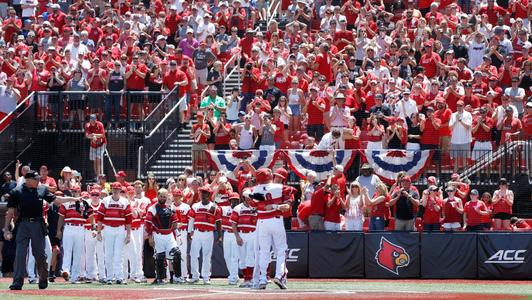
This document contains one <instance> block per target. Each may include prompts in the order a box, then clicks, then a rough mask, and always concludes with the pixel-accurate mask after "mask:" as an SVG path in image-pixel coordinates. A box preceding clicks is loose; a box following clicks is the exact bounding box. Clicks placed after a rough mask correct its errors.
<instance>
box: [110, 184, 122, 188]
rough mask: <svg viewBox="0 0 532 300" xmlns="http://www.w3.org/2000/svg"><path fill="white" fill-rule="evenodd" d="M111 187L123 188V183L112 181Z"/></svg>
mask: <svg viewBox="0 0 532 300" xmlns="http://www.w3.org/2000/svg"><path fill="white" fill-rule="evenodd" d="M111 188H112V189H121V188H122V185H121V184H120V182H113V183H111Z"/></svg>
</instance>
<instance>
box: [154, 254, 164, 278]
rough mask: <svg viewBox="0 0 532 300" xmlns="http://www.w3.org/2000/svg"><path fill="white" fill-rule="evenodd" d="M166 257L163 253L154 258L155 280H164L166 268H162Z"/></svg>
mask: <svg viewBox="0 0 532 300" xmlns="http://www.w3.org/2000/svg"><path fill="white" fill-rule="evenodd" d="M165 259H166V255H165V253H164V252H162V253H157V254H156V256H155V274H156V275H155V276H156V278H157V279H161V280H162V279H165V278H166V268H165V267H164V263H165Z"/></svg>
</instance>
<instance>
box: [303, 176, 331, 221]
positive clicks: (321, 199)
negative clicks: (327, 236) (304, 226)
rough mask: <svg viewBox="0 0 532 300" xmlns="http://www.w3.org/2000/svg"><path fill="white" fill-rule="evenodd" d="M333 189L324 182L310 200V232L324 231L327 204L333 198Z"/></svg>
mask: <svg viewBox="0 0 532 300" xmlns="http://www.w3.org/2000/svg"><path fill="white" fill-rule="evenodd" d="M330 193H331V187H330V186H329V185H325V183H324V182H322V183H320V184H319V185H318V186H317V187H316V191H314V193H313V194H312V198H311V199H310V216H309V217H308V223H309V227H310V230H324V226H323V217H324V216H325V210H326V208H327V202H329V200H330V198H331V194H330Z"/></svg>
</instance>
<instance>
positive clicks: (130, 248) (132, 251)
mask: <svg viewBox="0 0 532 300" xmlns="http://www.w3.org/2000/svg"><path fill="white" fill-rule="evenodd" d="M138 231H140V229H131V239H130V242H129V243H128V244H125V245H124V261H123V265H122V270H123V273H124V278H125V279H128V278H131V279H136V278H137V277H136V274H137V273H139V258H138V255H139V252H138V249H137V244H138V241H137V238H138V233H137V232H138ZM128 263H129V264H128ZM128 267H129V276H128Z"/></svg>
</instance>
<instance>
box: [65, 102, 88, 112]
mask: <svg viewBox="0 0 532 300" xmlns="http://www.w3.org/2000/svg"><path fill="white" fill-rule="evenodd" d="M68 106H69V107H70V110H78V109H85V106H87V102H86V101H85V100H83V99H75V100H70V101H69V102H68Z"/></svg>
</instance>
